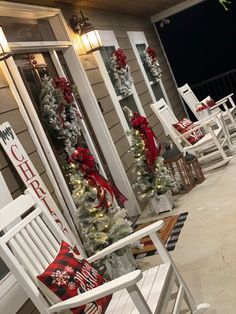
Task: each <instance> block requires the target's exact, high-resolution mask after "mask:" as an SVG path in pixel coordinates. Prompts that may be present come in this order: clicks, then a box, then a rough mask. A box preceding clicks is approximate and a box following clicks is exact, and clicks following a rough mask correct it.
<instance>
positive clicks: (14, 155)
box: [11, 144, 25, 162]
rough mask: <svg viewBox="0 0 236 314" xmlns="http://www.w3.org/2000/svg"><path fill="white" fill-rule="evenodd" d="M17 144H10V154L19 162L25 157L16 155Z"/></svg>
mask: <svg viewBox="0 0 236 314" xmlns="http://www.w3.org/2000/svg"><path fill="white" fill-rule="evenodd" d="M17 151H18V146H17V145H16V144H14V145H12V146H11V153H12V156H13V157H14V158H15V159H16V160H17V161H19V162H22V161H23V160H24V159H25V158H24V156H23V155H21V156H19V155H18V152H17Z"/></svg>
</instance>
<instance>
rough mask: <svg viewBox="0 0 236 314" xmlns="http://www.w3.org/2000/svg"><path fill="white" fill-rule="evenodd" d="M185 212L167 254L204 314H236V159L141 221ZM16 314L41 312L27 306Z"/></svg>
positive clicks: (143, 263)
mask: <svg viewBox="0 0 236 314" xmlns="http://www.w3.org/2000/svg"><path fill="white" fill-rule="evenodd" d="M185 211H188V212H189V214H188V218H187V220H186V222H185V224H184V227H183V229H182V231H181V234H180V237H179V240H178V242H177V244H176V247H175V250H174V251H173V252H172V253H171V254H172V256H173V258H174V260H175V262H176V264H177V266H178V268H179V270H180V272H181V274H182V276H183V278H184V279H185V281H186V283H187V284H188V286H189V288H190V290H191V292H192V294H193V295H194V297H195V299H196V301H197V303H203V302H207V303H210V306H211V307H210V309H209V310H208V311H207V312H206V313H209V314H235V313H236V156H234V157H233V159H232V160H231V161H230V163H229V164H228V165H227V166H224V167H222V168H219V169H217V170H215V171H211V172H209V173H208V174H207V175H206V180H205V181H204V182H203V183H202V184H200V185H198V186H196V187H195V188H194V189H193V190H192V191H190V192H189V193H188V194H185V195H182V196H180V197H178V198H177V200H176V208H175V209H174V210H173V211H172V212H171V213H170V212H167V213H164V214H161V215H158V216H157V215H153V214H152V213H148V212H143V215H142V217H141V220H142V221H150V220H153V219H155V220H156V219H161V218H162V217H164V216H169V215H170V214H174V213H177V212H185ZM139 220H140V219H139ZM158 262H159V257H158V255H155V256H151V257H147V258H144V259H140V260H138V264H139V266H140V267H141V268H142V269H146V268H150V267H152V266H154V265H155V264H157V263H158ZM19 313H20V314H28V313H33V314H38V313H39V312H38V311H37V310H36V309H35V308H34V307H33V305H32V303H31V302H28V304H27V306H26V307H24V308H22V310H20V311H19ZM182 313H186V312H185V311H183V312H182Z"/></svg>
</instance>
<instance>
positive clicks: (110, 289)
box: [48, 270, 142, 313]
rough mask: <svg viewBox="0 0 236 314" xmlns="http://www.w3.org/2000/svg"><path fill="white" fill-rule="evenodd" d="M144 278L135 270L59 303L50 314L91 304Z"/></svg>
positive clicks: (52, 307)
mask: <svg viewBox="0 0 236 314" xmlns="http://www.w3.org/2000/svg"><path fill="white" fill-rule="evenodd" d="M141 278H142V272H141V270H134V271H132V272H130V273H128V274H126V275H123V276H121V277H119V278H116V279H114V280H111V281H109V282H106V283H104V284H103V285H101V286H98V287H96V288H94V289H92V290H89V291H86V292H84V293H81V294H79V295H77V296H75V297H72V298H70V299H68V300H65V301H62V302H59V303H57V304H55V305H53V306H51V307H50V308H49V309H48V312H49V313H55V312H59V311H62V310H66V309H70V308H74V307H77V306H80V305H84V304H88V303H91V302H93V301H95V300H98V299H100V298H103V297H105V296H107V295H110V294H112V293H114V292H117V291H119V290H122V289H124V288H127V287H130V286H133V285H135V284H136V283H137V282H138V281H139V280H140V279H141Z"/></svg>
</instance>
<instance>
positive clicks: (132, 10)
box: [12, 0, 184, 16]
mask: <svg viewBox="0 0 236 314" xmlns="http://www.w3.org/2000/svg"><path fill="white" fill-rule="evenodd" d="M12 2H20V3H28V4H38V5H44V6H45V5H50V6H54V7H56V6H57V4H58V3H64V4H71V5H76V6H81V7H87V8H92V9H101V10H106V11H110V12H116V13H124V14H134V15H142V16H152V15H155V14H157V13H160V12H162V11H164V10H167V9H170V8H171V7H173V6H175V5H177V4H179V3H181V2H184V0H128V1H127V0H119V1H114V0H46V1H45V0H44V1H42V0H25V1H24V0H14V1H12Z"/></svg>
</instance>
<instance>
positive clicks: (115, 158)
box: [0, 1, 141, 230]
mask: <svg viewBox="0 0 236 314" xmlns="http://www.w3.org/2000/svg"><path fill="white" fill-rule="evenodd" d="M9 7H10V9H9ZM0 12H1V15H4V16H15V17H17V16H18V17H19V16H21V17H25V18H29V17H30V18H35V19H38V18H44V17H49V22H50V24H51V27H52V30H53V32H54V35H55V36H56V39H57V41H56V42H53V44H52V49H53V48H56V46H57V44H58V45H59V46H60V47H62V46H64V47H65V45H68V43H70V44H71V43H72V46H68V48H67V49H65V51H64V58H65V60H66V62H67V65H68V68H69V70H70V73H71V75H72V77H73V80H74V82H75V84H76V85H77V86H78V90H79V94H80V97H81V100H82V102H83V104H84V107H85V110H86V113H87V116H88V118H89V120H90V122H91V125H92V127H93V129H94V131H95V133H96V136H97V139H98V142H99V145H100V147H101V149H102V152H103V155H104V157H105V159H106V162H107V165H108V167H109V169H110V170H111V172H112V175H113V179H114V181H115V184H116V185H117V187H118V188H119V190H120V191H121V192H122V193H123V194H124V195H125V196H126V197H127V198H128V201H126V203H125V206H126V208H127V210H128V214H129V215H130V216H136V215H137V214H139V213H140V212H141V210H140V207H139V204H138V202H137V199H136V196H135V194H134V191H133V189H132V186H131V184H130V182H129V180H128V177H127V175H126V172H125V170H124V168H123V165H122V163H121V160H120V157H119V155H118V152H117V150H116V147H115V145H114V143H113V140H112V137H111V135H110V132H109V129H108V128H107V125H106V123H105V120H104V118H103V116H102V113H101V111H100V109H99V107H98V104H97V100H96V97H95V95H94V92H93V90H92V87H91V85H90V83H89V81H88V78H87V75H86V73H85V71H84V68H83V66H82V63H81V61H80V60H79V56H78V52H77V48H78V44H77V42H78V41H77V38H76V35H75V34H74V33H73V32H72V31H71V29H70V28H69V27H68V25H67V23H66V21H65V19H64V17H63V15H62V13H61V11H60V10H59V9H55V8H52V9H51V8H48V7H40V6H33V5H25V4H16V3H9V2H1V1H0ZM49 43H50V42H49ZM27 44H28V45H29V44H30V43H25V47H26V45H27ZM43 44H44V42H39V43H36V44H35V47H34V48H36V47H38V46H39V45H40V47H42V45H43ZM46 44H47V43H46ZM21 46H24V44H23V43H21ZM12 47H13V45H12ZM25 47H21V48H20V45H19V43H15V48H14V49H18V50H19V49H23V50H24V49H25ZM6 63H7V67H10V68H11V71H12V77H11V75H10V74H9V71H8V69H7V68H6V69H5V72H8V76H9V77H10V80H11V81H12V86H13V88H15V85H14V83H13V80H12V78H14V81H15V80H17V81H18V83H19V87H20V90H19V93H18V91H17V90H16V88H15V95H14V96H15V98H16V100H17V103H18V104H19V109H20V112H21V114H22V116H23V118H24V120H25V122H26V124H27V126H28V128H29V132H30V135H31V136H32V139H33V141H34V143H35V145H36V146H37V149H38V152H39V155H40V157H41V159H42V161H43V163H44V165H45V168H46V171H47V174H48V176H49V178H50V180H51V182H52V184H53V187H54V189H55V192H56V195H57V197H58V199H59V202H60V203H61V204H62V207H64V205H65V204H66V201H68V203H70V208H71V209H72V212H73V207H74V206H75V205H74V203H72V200H70V198H71V195H69V193H67V192H66V193H65V195H66V197H65V199H64V198H63V196H62V195H61V191H60V189H59V187H58V185H57V182H56V180H55V177H54V174H53V172H52V169H51V167H50V166H49V164H48V161H47V158H46V157H45V155H44V152H43V150H42V147H41V145H40V142H39V140H38V137H37V135H36V133H35V131H34V128H33V126H32V124H31V122H30V119H29V117H28V113H27V112H26V110H25V108H24V105H25V106H26V107H27V110H28V109H29V112H31V114H32V117H35V118H34V119H33V121H34V124H35V122H37V119H38V117H36V116H35V113H34V112H33V105H32V101H31V99H30V97H29V95H28V92H27V90H26V88H25V86H24V83H23V81H22V79H21V76H20V74H19V72H18V69H17V67H16V65H15V62H14V60H13V58H12V57H10V58H9V59H8V60H6ZM23 103H24V105H23ZM98 121H99V123H98ZM38 122H39V121H38ZM48 152H50V147H48ZM94 152H95V150H94V151H93V153H94ZM94 154H95V153H94ZM48 155H51V154H48ZM95 157H96V154H95ZM55 164H56V163H55ZM114 165H115V167H114ZM55 167H56V166H55ZM101 169H102V168H101ZM58 170H59V169H58ZM103 174H104V173H103ZM63 181H64V179H63ZM64 188H65V190H66V188H67V187H64ZM64 214H65V216H66V215H67V216H69V213H66V212H64ZM66 218H67V219H69V221H70V217H66ZM72 230H73V229H72Z"/></svg>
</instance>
